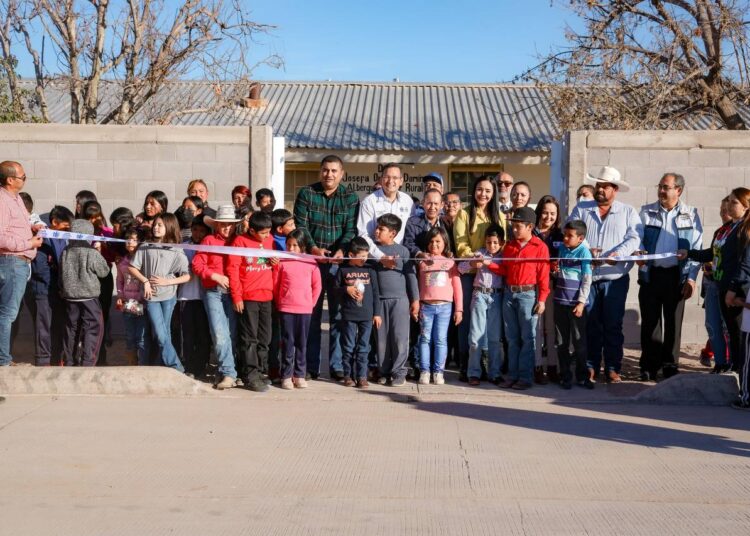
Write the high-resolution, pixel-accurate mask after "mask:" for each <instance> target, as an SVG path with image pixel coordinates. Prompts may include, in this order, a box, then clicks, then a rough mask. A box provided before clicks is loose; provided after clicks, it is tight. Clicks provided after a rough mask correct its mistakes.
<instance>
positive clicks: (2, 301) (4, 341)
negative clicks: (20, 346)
mask: <svg viewBox="0 0 750 536" xmlns="http://www.w3.org/2000/svg"><path fill="white" fill-rule="evenodd" d="M29 274H31V264H29V263H28V262H26V261H24V260H23V259H21V258H19V257H16V256H13V255H0V366H5V365H10V362H11V361H12V360H13V358H12V357H11V355H10V331H11V325H12V324H13V321H14V320H15V319H16V317H17V316H18V310H19V309H20V307H21V300H22V299H23V293H24V292H25V291H26V281H28V279H29Z"/></svg>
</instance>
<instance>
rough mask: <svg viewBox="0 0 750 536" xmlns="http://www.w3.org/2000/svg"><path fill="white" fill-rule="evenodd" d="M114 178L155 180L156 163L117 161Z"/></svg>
mask: <svg viewBox="0 0 750 536" xmlns="http://www.w3.org/2000/svg"><path fill="white" fill-rule="evenodd" d="M114 178H115V180H118V179H129V180H139V181H144V180H151V179H153V178H154V163H153V162H152V161H151V160H115V161H114Z"/></svg>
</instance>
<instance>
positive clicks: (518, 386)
mask: <svg viewBox="0 0 750 536" xmlns="http://www.w3.org/2000/svg"><path fill="white" fill-rule="evenodd" d="M530 388H531V383H529V382H527V381H524V380H518V381H517V382H516V383H514V384H513V387H511V389H515V390H516V391H525V390H526V389H530Z"/></svg>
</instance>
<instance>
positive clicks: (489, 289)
mask: <svg viewBox="0 0 750 536" xmlns="http://www.w3.org/2000/svg"><path fill="white" fill-rule="evenodd" d="M501 290H502V289H499V288H493V287H474V292H478V293H479V294H495V293H496V292H500V291H501Z"/></svg>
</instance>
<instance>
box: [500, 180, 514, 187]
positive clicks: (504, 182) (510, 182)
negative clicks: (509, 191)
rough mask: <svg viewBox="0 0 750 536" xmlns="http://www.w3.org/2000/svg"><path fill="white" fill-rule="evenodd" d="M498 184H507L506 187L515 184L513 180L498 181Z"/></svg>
mask: <svg viewBox="0 0 750 536" xmlns="http://www.w3.org/2000/svg"><path fill="white" fill-rule="evenodd" d="M498 184H502V185H503V186H506V187H508V186H513V182H512V181H498Z"/></svg>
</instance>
